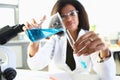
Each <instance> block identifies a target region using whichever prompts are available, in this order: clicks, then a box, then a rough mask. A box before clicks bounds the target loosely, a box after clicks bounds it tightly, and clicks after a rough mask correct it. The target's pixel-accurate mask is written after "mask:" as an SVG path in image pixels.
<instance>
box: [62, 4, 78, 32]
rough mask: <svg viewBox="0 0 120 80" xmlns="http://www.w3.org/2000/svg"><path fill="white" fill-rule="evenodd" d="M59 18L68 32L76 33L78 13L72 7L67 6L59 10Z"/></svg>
mask: <svg viewBox="0 0 120 80" xmlns="http://www.w3.org/2000/svg"><path fill="white" fill-rule="evenodd" d="M61 17H62V20H63V23H64V25H65V27H66V28H67V29H68V30H69V31H76V30H77V29H78V24H79V19H78V11H77V10H76V9H75V7H74V6H72V5H70V4H67V5H66V6H65V7H63V8H62V10H61Z"/></svg>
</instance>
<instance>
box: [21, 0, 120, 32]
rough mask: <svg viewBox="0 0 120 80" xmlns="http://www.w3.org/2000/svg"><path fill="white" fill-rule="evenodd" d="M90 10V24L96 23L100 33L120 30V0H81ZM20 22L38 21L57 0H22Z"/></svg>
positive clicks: (48, 12)
mask: <svg viewBox="0 0 120 80" xmlns="http://www.w3.org/2000/svg"><path fill="white" fill-rule="evenodd" d="M79 1H80V2H81V3H82V4H83V5H84V6H85V9H86V10H87V12H88V16H89V21H90V25H96V31H97V32H98V33H102V34H106V33H111V32H116V31H117V32H118V31H120V28H119V27H120V24H119V21H120V9H119V7H120V5H119V2H120V1H119V0H79ZM19 2H20V14H19V15H20V16H19V18H20V20H19V21H20V23H24V22H26V21H30V20H31V19H32V18H35V19H37V20H38V21H39V20H40V19H41V18H42V16H43V15H44V14H45V15H49V14H50V11H51V8H52V7H53V5H54V3H55V2H56V0H43V1H41V2H40V1H35V0H20V1H19Z"/></svg>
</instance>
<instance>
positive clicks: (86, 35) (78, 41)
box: [73, 31, 94, 47]
mask: <svg viewBox="0 0 120 80" xmlns="http://www.w3.org/2000/svg"><path fill="white" fill-rule="evenodd" d="M93 34H94V32H93V31H89V32H87V33H85V34H83V35H82V36H81V37H80V38H79V39H78V40H77V41H76V42H75V44H74V45H73V47H74V46H77V45H78V44H79V43H82V41H84V40H86V39H88V38H89V37H90V36H91V35H93Z"/></svg>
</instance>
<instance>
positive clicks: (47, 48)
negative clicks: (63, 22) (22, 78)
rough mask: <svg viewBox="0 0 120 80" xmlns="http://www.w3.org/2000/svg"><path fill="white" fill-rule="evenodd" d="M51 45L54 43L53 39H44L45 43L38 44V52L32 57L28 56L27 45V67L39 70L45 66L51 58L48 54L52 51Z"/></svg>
mask: <svg viewBox="0 0 120 80" xmlns="http://www.w3.org/2000/svg"><path fill="white" fill-rule="evenodd" d="M53 45H54V41H53V40H52V39H51V40H48V41H46V43H45V44H44V45H43V46H42V47H40V46H39V50H38V52H37V53H36V54H35V55H34V56H33V57H30V56H29V47H28V59H27V63H28V66H29V68H30V69H32V70H41V69H43V68H45V67H46V66H47V65H48V64H49V62H50V60H51V57H50V56H51V54H52V53H53V49H54V46H53Z"/></svg>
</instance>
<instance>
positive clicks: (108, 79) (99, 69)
mask: <svg viewBox="0 0 120 80" xmlns="http://www.w3.org/2000/svg"><path fill="white" fill-rule="evenodd" d="M98 55H99V52H96V53H93V54H92V55H91V59H92V63H93V69H94V70H95V72H96V73H97V75H98V76H100V78H101V80H114V79H115V75H116V65H115V62H114V58H113V53H111V57H110V58H108V59H106V60H105V61H104V62H102V63H99V62H98V59H99V56H98Z"/></svg>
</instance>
